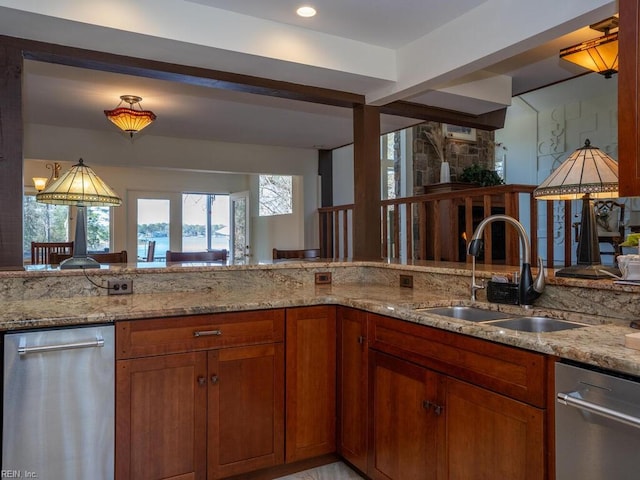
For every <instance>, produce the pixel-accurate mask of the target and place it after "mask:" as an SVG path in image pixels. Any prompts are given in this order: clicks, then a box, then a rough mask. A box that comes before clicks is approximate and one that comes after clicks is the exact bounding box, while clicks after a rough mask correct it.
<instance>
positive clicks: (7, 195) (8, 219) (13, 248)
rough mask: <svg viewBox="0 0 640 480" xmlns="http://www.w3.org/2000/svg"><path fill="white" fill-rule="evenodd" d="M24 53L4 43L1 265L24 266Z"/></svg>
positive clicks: (0, 53) (0, 67)
mask: <svg viewBox="0 0 640 480" xmlns="http://www.w3.org/2000/svg"><path fill="white" fill-rule="evenodd" d="M22 136H23V130H22V55H21V54H20V50H18V49H16V48H12V47H10V46H6V45H1V44H0V205H1V206H2V208H0V269H3V270H7V269H16V270H18V269H20V270H21V269H22V268H23V267H22V264H23V259H22V197H23V188H24V187H23V180H22V176H23V162H22Z"/></svg>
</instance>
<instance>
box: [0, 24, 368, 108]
mask: <svg viewBox="0 0 640 480" xmlns="http://www.w3.org/2000/svg"><path fill="white" fill-rule="evenodd" d="M0 45H8V46H12V47H15V48H18V49H20V50H21V51H22V54H23V56H24V58H26V59H28V60H37V61H41V62H48V63H55V64H59V65H67V66H71V67H79V68H87V69H92V70H100V71H104V72H112V73H120V74H123V75H135V76H139V77H146V78H153V79H157V80H167V81H170V82H178V83H186V84H190V85H198V86H201V87H210V88H219V89H224V90H233V91H237V92H246V93H254V94H257V95H268V96H271V97H280V98H287V99H290V100H300V101H304V102H312V103H320V104H323V105H333V106H337V107H346V108H351V107H353V106H354V105H361V104H364V102H365V98H364V96H363V95H359V94H355V93H350V92H343V91H340V90H332V89H329V88H320V87H314V86H309V85H300V84H297V83H291V82H285V81H282V80H271V79H268V78H261V77H254V76H251V75H242V74H238V73H231V72H223V71H220V70H212V69H207V68H200V67H192V66H187V65H177V64H174V63H167V62H160V61H156V60H148V59H144V58H137V57H129V56H125V55H116V54H112V53H106V52H98V51H93V50H85V49H82V48H76V47H67V46H64V45H54V44H49V43H44V42H36V41H31V40H25V39H20V38H15V37H7V36H0Z"/></svg>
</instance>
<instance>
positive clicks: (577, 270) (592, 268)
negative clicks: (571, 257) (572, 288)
mask: <svg viewBox="0 0 640 480" xmlns="http://www.w3.org/2000/svg"><path fill="white" fill-rule="evenodd" d="M603 272H608V273H603ZM611 275H616V276H618V277H619V276H620V270H618V268H617V267H605V266H604V265H599V264H598V265H571V266H570V267H566V268H561V269H560V270H558V271H557V272H555V276H556V277H569V278H590V279H592V280H601V279H603V278H606V279H608V280H611V278H612V277H611Z"/></svg>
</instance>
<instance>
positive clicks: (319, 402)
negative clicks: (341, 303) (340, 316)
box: [285, 306, 336, 463]
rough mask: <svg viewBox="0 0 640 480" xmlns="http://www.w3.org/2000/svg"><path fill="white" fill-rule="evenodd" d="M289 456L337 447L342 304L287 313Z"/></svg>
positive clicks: (290, 458)
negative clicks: (338, 311)
mask: <svg viewBox="0 0 640 480" xmlns="http://www.w3.org/2000/svg"><path fill="white" fill-rule="evenodd" d="M286 363H287V373H286V384H287V389H286V411H287V415H286V448H285V452H286V461H287V463H289V462H293V461H296V460H302V459H305V458H311V457H316V456H318V455H323V454H325V453H332V452H335V450H336V309H335V307H333V306H319V307H305V308H293V309H287V312H286Z"/></svg>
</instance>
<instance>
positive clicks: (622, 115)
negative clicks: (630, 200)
mask: <svg viewBox="0 0 640 480" xmlns="http://www.w3.org/2000/svg"><path fill="white" fill-rule="evenodd" d="M619 3H620V6H619V8H620V32H619V34H618V38H619V41H618V45H619V47H618V49H619V53H618V55H619V58H620V60H619V62H620V66H619V72H618V168H619V175H618V177H619V183H620V189H619V191H620V196H621V197H635V196H638V195H640V130H639V129H640V66H639V62H640V0H624V1H621V2H619Z"/></svg>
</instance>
